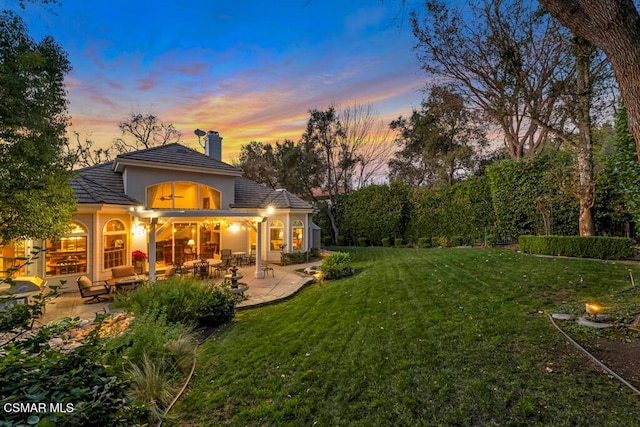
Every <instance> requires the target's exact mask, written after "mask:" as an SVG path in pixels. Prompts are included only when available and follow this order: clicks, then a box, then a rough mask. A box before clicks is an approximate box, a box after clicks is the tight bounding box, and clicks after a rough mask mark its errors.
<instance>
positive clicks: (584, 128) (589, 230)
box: [573, 37, 595, 236]
mask: <svg viewBox="0 0 640 427" xmlns="http://www.w3.org/2000/svg"><path fill="white" fill-rule="evenodd" d="M573 48H574V55H575V57H576V89H577V104H578V109H577V112H576V122H577V124H578V130H579V135H578V145H577V147H576V151H577V153H576V158H577V163H578V198H579V199H580V217H579V229H580V235H581V236H593V235H594V234H595V226H594V223H593V212H592V209H593V204H594V198H595V197H594V193H595V178H594V176H593V139H592V137H591V100H592V98H593V93H592V88H593V82H592V80H591V69H590V68H591V54H592V53H593V46H592V45H591V43H589V42H588V41H587V40H586V39H584V38H582V37H575V38H574V39H573Z"/></svg>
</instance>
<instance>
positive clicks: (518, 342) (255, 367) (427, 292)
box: [169, 248, 640, 426]
mask: <svg viewBox="0 0 640 427" xmlns="http://www.w3.org/2000/svg"><path fill="white" fill-rule="evenodd" d="M350 252H351V254H352V257H353V260H354V267H355V269H356V275H355V276H353V277H351V278H349V279H343V280H338V281H334V282H326V283H319V284H316V285H313V286H311V287H309V288H307V289H305V290H303V291H302V292H301V293H300V294H298V295H297V296H296V297H294V298H293V299H291V300H288V301H286V302H282V303H279V304H276V305H273V306H268V307H262V308H257V309H252V310H247V311H242V312H239V313H238V314H237V315H236V317H235V319H234V321H233V322H232V323H230V324H228V325H227V326H225V327H224V328H222V330H220V331H218V332H217V333H216V334H215V335H214V336H213V337H212V338H211V339H210V340H209V341H207V342H206V343H205V344H203V345H202V347H201V348H200V351H199V365H198V368H197V370H196V373H195V376H194V379H193V380H192V383H191V384H190V386H189V389H188V392H187V393H186V394H185V395H184V396H183V398H182V399H181V400H180V402H179V403H178V405H177V406H176V408H174V410H173V411H172V412H171V416H172V417H175V418H174V421H173V423H174V424H175V425H183V424H189V425H203V426H210V425H219V424H231V425H309V426H310V425H318V426H335V425H354V426H355V425H357V426H363V425H381V426H388V425H407V426H415V425H444V426H452V425H460V426H469V425H483V426H484V425H560V426H566V425H579V426H581V425H598V426H620V425H629V426H630V425H638V424H639V423H640V421H639V420H640V399H639V398H638V396H637V395H635V394H634V393H632V392H631V391H630V390H629V389H628V388H626V387H624V386H622V385H621V384H620V383H619V382H617V381H615V380H613V379H611V378H610V377H609V376H607V375H605V374H603V373H601V372H600V371H599V370H598V369H597V368H596V367H595V366H594V365H593V364H592V363H590V362H588V361H587V359H586V358H585V357H584V356H583V355H582V354H581V353H580V352H578V351H577V350H576V349H575V348H574V347H573V346H571V345H570V344H568V343H567V342H566V340H565V338H564V337H562V336H561V335H560V334H559V333H558V332H557V331H556V330H555V329H554V328H553V326H552V325H551V323H550V321H549V319H548V317H547V314H546V313H548V312H551V311H554V310H558V309H560V310H563V309H564V310H566V309H567V308H571V307H578V306H579V305H580V304H584V302H586V301H598V302H600V303H601V304H604V305H607V304H608V305H609V306H611V305H613V304H614V303H615V300H616V295H617V294H619V293H620V292H621V291H622V290H624V289H628V288H629V286H630V281H629V271H630V270H631V271H632V272H633V274H634V276H635V277H637V278H640V267H636V266H629V265H626V264H622V263H612V262H600V261H589V260H576V259H552V258H540V257H534V256H528V255H523V254H519V253H516V252H512V251H508V250H500V249H470V248H469V249H466V248H465V249H395V248H362V249H352V250H350ZM628 298H629V296H627V299H628ZM634 298H637V296H635V295H634ZM169 424H171V422H170V423H169Z"/></svg>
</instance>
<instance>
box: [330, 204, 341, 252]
mask: <svg viewBox="0 0 640 427" xmlns="http://www.w3.org/2000/svg"><path fill="white" fill-rule="evenodd" d="M331 206H332V204H331V203H327V216H328V217H329V222H330V223H331V229H332V230H333V239H332V240H333V242H334V243H335V244H337V243H338V235H339V233H340V231H339V230H338V224H337V222H336V218H335V216H333V211H332V208H331Z"/></svg>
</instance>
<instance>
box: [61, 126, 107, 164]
mask: <svg viewBox="0 0 640 427" xmlns="http://www.w3.org/2000/svg"><path fill="white" fill-rule="evenodd" d="M73 135H74V136H75V140H74V142H69V140H68V139H67V140H65V146H64V152H65V156H66V157H67V158H68V163H69V168H70V169H75V168H84V167H88V166H95V165H99V164H100V163H104V162H108V161H110V160H113V147H111V148H101V147H99V148H94V142H93V141H92V140H91V139H89V138H88V137H87V138H85V140H84V142H82V141H81V140H80V133H78V132H76V131H74V132H73Z"/></svg>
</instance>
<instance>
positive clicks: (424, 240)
mask: <svg viewBox="0 0 640 427" xmlns="http://www.w3.org/2000/svg"><path fill="white" fill-rule="evenodd" d="M418 247H419V248H430V247H431V239H429V238H428V237H420V238H419V239H418Z"/></svg>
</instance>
